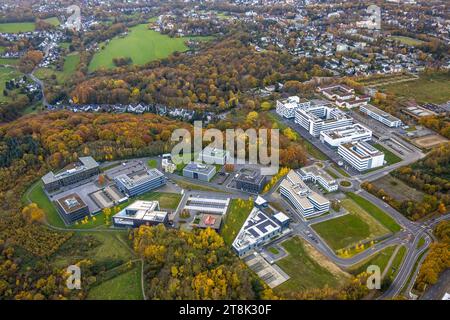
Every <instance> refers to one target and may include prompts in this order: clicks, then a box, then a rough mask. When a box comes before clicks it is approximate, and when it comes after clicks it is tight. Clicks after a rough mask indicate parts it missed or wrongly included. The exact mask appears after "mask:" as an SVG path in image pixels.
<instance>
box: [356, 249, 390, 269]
mask: <svg viewBox="0 0 450 320" xmlns="http://www.w3.org/2000/svg"><path fill="white" fill-rule="evenodd" d="M395 248H396V247H395V246H390V247H387V248H385V249H383V250H382V251H381V252H378V253H376V254H375V255H373V256H371V257H370V258H369V259H367V260H365V261H363V262H362V263H358V264H357V265H356V266H352V267H351V269H350V272H351V273H353V274H354V275H358V274H360V273H362V272H365V271H366V270H367V267H368V266H370V265H376V266H378V267H380V271H381V273H383V271H384V269H385V268H386V267H387V264H388V262H389V259H391V257H392V254H393V253H394V251H395Z"/></svg>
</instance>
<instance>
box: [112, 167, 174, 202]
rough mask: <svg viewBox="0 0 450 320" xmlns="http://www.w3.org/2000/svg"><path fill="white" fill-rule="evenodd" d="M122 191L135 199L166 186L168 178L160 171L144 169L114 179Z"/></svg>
mask: <svg viewBox="0 0 450 320" xmlns="http://www.w3.org/2000/svg"><path fill="white" fill-rule="evenodd" d="M114 181H115V182H116V185H117V187H118V188H119V190H120V191H122V192H123V193H125V194H126V195H128V196H129V197H134V196H138V195H141V194H143V193H146V192H149V191H151V190H153V189H156V188H159V187H162V186H163V185H165V184H166V177H165V176H164V174H162V173H161V172H160V171H159V170H158V169H142V170H139V171H136V172H131V173H127V174H121V175H119V176H117V177H116V178H114Z"/></svg>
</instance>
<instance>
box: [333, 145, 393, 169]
mask: <svg viewBox="0 0 450 320" xmlns="http://www.w3.org/2000/svg"><path fill="white" fill-rule="evenodd" d="M338 154H339V155H340V156H341V157H342V158H344V160H345V161H346V162H347V163H349V164H350V165H351V166H352V167H354V168H355V169H356V170H358V171H365V170H369V169H373V168H377V167H381V166H383V165H384V153H383V152H381V151H379V150H378V149H376V148H375V147H373V146H371V145H370V144H368V143H367V142H362V141H360V142H353V143H343V144H341V145H339V147H338Z"/></svg>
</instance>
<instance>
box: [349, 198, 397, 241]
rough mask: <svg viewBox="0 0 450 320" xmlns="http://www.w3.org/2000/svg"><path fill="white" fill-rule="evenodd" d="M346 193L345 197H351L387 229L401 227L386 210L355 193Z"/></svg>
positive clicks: (395, 230)
mask: <svg viewBox="0 0 450 320" xmlns="http://www.w3.org/2000/svg"><path fill="white" fill-rule="evenodd" d="M346 195H347V197H349V198H350V199H352V200H353V201H354V202H355V203H356V204H357V205H358V206H359V207H360V208H361V209H363V210H364V211H365V212H367V213H368V214H370V215H371V216H372V217H373V218H375V219H376V220H377V221H378V222H379V223H381V224H382V225H383V226H384V227H386V228H387V229H388V230H389V231H391V232H394V233H395V232H398V231H400V229H401V227H400V226H399V225H398V223H397V222H395V220H394V219H393V218H391V217H390V216H389V215H388V214H387V213H386V212H384V211H383V210H381V209H380V208H378V207H377V206H376V205H374V204H373V203H371V202H369V201H367V200H366V199H364V198H363V197H361V196H359V195H357V194H355V193H352V192H347V193H346Z"/></svg>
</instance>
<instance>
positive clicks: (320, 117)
mask: <svg viewBox="0 0 450 320" xmlns="http://www.w3.org/2000/svg"><path fill="white" fill-rule="evenodd" d="M295 122H296V123H298V124H299V125H301V126H302V127H303V128H305V129H306V130H307V131H308V132H309V134H311V135H312V136H314V137H318V136H319V135H320V133H321V132H322V131H327V130H333V129H338V128H342V127H346V126H349V125H351V124H352V123H353V118H352V117H350V116H348V115H347V114H345V113H344V112H343V111H341V110H339V109H338V108H332V107H330V106H327V105H315V106H312V107H310V108H307V109H297V110H296V111H295Z"/></svg>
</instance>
